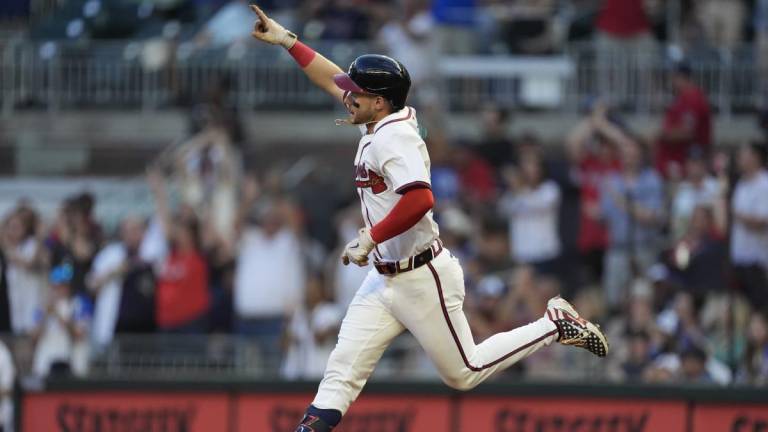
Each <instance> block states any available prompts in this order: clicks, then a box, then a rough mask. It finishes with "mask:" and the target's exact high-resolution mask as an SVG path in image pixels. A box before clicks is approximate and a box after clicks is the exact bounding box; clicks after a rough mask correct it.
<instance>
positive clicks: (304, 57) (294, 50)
mask: <svg viewBox="0 0 768 432" xmlns="http://www.w3.org/2000/svg"><path fill="white" fill-rule="evenodd" d="M288 54H290V55H291V57H293V59H294V60H296V63H298V64H299V66H301V67H302V68H305V67H307V66H308V65H309V64H310V63H311V62H312V60H313V59H314V58H315V56H316V55H317V53H316V52H315V50H313V49H312V48H310V47H308V46H306V45H304V44H303V43H301V41H299V40H297V41H296V43H294V44H293V46H292V47H291V48H290V49H289V50H288Z"/></svg>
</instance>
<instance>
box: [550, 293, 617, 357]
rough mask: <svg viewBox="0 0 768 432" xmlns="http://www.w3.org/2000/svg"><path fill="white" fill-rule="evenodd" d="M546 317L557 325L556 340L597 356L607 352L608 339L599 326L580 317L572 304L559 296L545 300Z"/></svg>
mask: <svg viewBox="0 0 768 432" xmlns="http://www.w3.org/2000/svg"><path fill="white" fill-rule="evenodd" d="M547 317H548V318H549V319H550V320H551V321H552V322H553V323H555V325H556V326H557V332H558V334H559V335H558V338H557V341H558V342H560V343H561V344H563V345H572V346H575V347H579V348H584V349H585V350H587V351H589V352H591V353H592V354H594V355H596V356H598V357H605V356H606V355H607V354H608V349H609V346H608V339H607V338H606V337H605V334H603V331H602V330H600V326H599V325H596V324H592V323H591V322H589V321H587V320H585V319H584V318H581V317H580V316H579V313H578V312H576V309H574V307H573V305H571V304H570V303H568V302H567V301H565V299H563V298H562V297H560V296H557V297H552V298H551V299H549V301H548V302H547Z"/></svg>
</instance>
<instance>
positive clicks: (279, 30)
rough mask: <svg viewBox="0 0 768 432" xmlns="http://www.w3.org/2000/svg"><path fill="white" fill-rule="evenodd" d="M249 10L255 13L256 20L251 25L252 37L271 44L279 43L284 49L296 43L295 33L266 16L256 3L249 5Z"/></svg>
mask: <svg viewBox="0 0 768 432" xmlns="http://www.w3.org/2000/svg"><path fill="white" fill-rule="evenodd" d="M251 10H252V11H253V12H254V13H256V16H257V17H258V21H256V23H255V24H254V25H253V32H252V33H251V36H253V37H254V38H256V39H258V40H260V41H262V42H266V43H270V44H272V45H281V46H282V47H284V48H285V49H291V48H293V45H294V44H295V43H296V40H297V39H296V35H295V34H293V33H291V32H290V31H288V30H286V29H285V28H284V27H283V26H281V25H280V24H279V23H278V22H277V21H275V20H273V19H272V18H270V17H268V16H267V14H265V13H264V11H262V10H261V9H259V7H258V6H256V5H253V4H252V5H251Z"/></svg>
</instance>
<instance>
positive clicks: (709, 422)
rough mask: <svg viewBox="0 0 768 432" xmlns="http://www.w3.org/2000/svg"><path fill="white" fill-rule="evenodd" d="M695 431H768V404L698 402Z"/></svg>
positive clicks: (695, 414) (694, 423)
mask: <svg viewBox="0 0 768 432" xmlns="http://www.w3.org/2000/svg"><path fill="white" fill-rule="evenodd" d="M767 391H768V390H767ZM693 431H694V432H720V431H727V432H768V405H757V404H735V403H732V404H722V403H720V404H710V403H697V404H696V405H695V406H694V411H693Z"/></svg>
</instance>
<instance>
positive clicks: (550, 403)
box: [21, 389, 768, 432]
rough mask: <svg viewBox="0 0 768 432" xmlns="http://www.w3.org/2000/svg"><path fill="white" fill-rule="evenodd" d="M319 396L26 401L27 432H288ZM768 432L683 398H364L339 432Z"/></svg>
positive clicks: (760, 417) (128, 394)
mask: <svg viewBox="0 0 768 432" xmlns="http://www.w3.org/2000/svg"><path fill="white" fill-rule="evenodd" d="M312 397H313V394H311V393H304V392H303V391H302V392H296V393H269V392H266V391H261V392H226V391H217V392H195V391H178V392H168V391H165V392H164V391H152V390H149V389H148V390H147V391H118V390H109V391H101V390H92V391H88V390H78V391H62V392H42V393H27V394H25V395H24V397H23V399H22V400H23V406H22V416H21V420H22V422H21V425H22V428H21V431H22V432H203V431H221V432H250V431H260V432H285V431H291V430H293V428H294V427H295V426H296V424H297V422H298V420H299V419H300V418H301V417H302V415H303V413H304V410H305V409H306V408H307V406H308V405H309V403H310V402H311V401H312ZM335 431H338V432H362V431H366V432H370V431H376V432H390V431H391V432H417V431H418V432H421V431H436V432H442V431H446V432H543V431H546V432H555V431H562V432H565V431H568V432H599V431H611V432H651V431H653V432H656V431H665V432H666V431H670V432H676V431H681V432H683V431H686V432H758V431H759V432H768V405H766V404H762V405H761V404H746V403H709V402H691V401H688V400H684V399H676V400H666V401H665V400H653V399H646V398H632V397H628V398H606V397H578V396H570V397H558V396H535V397H520V396H502V395H494V396H482V395H477V394H472V393H460V394H442V395H423V394H410V393H409V394H376V393H367V394H366V393H364V394H363V395H362V396H361V397H360V399H359V400H358V401H356V402H355V403H354V404H353V405H352V407H351V408H350V410H349V412H348V413H347V414H346V415H345V416H344V420H343V421H342V423H341V424H340V425H339V427H338V428H336V429H334V432H335Z"/></svg>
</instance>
